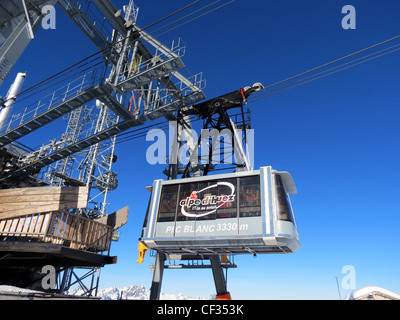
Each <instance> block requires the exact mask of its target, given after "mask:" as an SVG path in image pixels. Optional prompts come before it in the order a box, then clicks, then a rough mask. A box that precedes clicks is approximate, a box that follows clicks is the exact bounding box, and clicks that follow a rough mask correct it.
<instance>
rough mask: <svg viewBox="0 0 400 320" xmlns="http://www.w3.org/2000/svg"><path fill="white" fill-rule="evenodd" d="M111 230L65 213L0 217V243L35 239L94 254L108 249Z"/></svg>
mask: <svg viewBox="0 0 400 320" xmlns="http://www.w3.org/2000/svg"><path fill="white" fill-rule="evenodd" d="M112 233H113V228H112V227H110V226H108V225H106V224H103V223H100V222H96V221H93V220H90V219H86V218H83V217H81V216H78V215H76V214H72V213H70V212H68V211H57V212H47V213H35V214H27V215H25V216H20V217H14V218H6V219H1V218H0V241H1V240H14V241H18V240H36V241H42V242H50V243H54V244H60V245H63V246H67V247H70V248H73V249H78V250H86V251H93V252H102V251H108V250H109V249H110V243H111V237H112Z"/></svg>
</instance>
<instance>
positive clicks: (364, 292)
mask: <svg viewBox="0 0 400 320" xmlns="http://www.w3.org/2000/svg"><path fill="white" fill-rule="evenodd" d="M374 293H380V294H382V295H384V296H387V297H391V298H392V299H396V300H397V299H398V300H400V295H399V294H397V293H394V292H391V291H389V290H386V289H383V288H380V287H374V286H368V287H363V288H360V289H357V290H354V291H353V292H351V293H350V294H349V295H348V296H347V297H346V300H357V299H360V298H363V297H368V296H369V295H372V294H374Z"/></svg>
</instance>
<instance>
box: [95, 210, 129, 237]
mask: <svg viewBox="0 0 400 320" xmlns="http://www.w3.org/2000/svg"><path fill="white" fill-rule="evenodd" d="M128 214H129V206H126V207H124V208H122V209H119V210H117V211H115V212H114V213H111V214H109V215H106V216H104V217H101V218H99V219H96V220H95V221H97V222H100V223H103V224H106V225H108V226H110V227H112V228H113V229H114V231H115V230H117V229H119V228H121V227H122V226H123V225H125V224H126V223H127V222H128Z"/></svg>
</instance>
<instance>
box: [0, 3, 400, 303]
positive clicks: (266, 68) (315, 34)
mask: <svg viewBox="0 0 400 320" xmlns="http://www.w3.org/2000/svg"><path fill="white" fill-rule="evenodd" d="M203 2H204V3H203V4H202V3H200V4H199V7H200V6H201V5H204V4H205V3H210V2H211V1H203ZM187 3H189V1H178V0H171V1H161V0H153V1H148V0H147V1H144V0H137V1H136V5H137V6H139V8H140V13H139V19H138V23H139V25H140V26H147V25H149V24H150V23H152V22H154V21H156V20H158V19H160V18H162V17H164V16H165V15H167V14H168V13H170V12H172V11H174V10H176V9H178V8H180V7H182V5H183V4H187ZM115 4H116V6H117V7H121V6H122V4H124V1H115ZM347 4H351V5H353V6H354V7H355V8H356V29H355V30H344V29H343V28H342V26H341V20H342V18H343V16H344V15H343V14H342V13H341V9H342V7H343V6H344V5H347ZM399 12H400V2H399V1H397V0H384V1H377V0H363V1H361V0H351V1H341V0H327V1H317V0H303V1H295V0H282V1H265V0H263V1H261V0H258V1H257V0H250V1H244V0H236V1H235V2H233V3H231V4H229V5H228V6H226V7H224V8H222V9H221V10H218V11H216V12H213V13H211V14H209V15H207V16H205V17H203V18H201V19H198V20H196V21H194V22H191V23H189V24H187V25H185V26H183V27H181V28H178V29H176V30H174V31H171V32H169V33H167V34H165V35H163V36H161V38H160V40H161V41H163V42H169V41H171V40H173V39H175V38H177V37H182V38H183V40H184V41H185V43H186V46H187V47H186V55H185V56H184V58H183V60H184V63H185V65H186V66H187V68H188V69H189V70H190V72H191V73H192V74H195V73H197V72H203V73H204V76H205V78H206V79H207V87H206V89H205V94H206V95H207V97H208V98H213V97H216V96H218V95H221V94H224V93H227V92H230V91H233V90H236V89H238V88H240V87H244V86H248V85H252V84H253V83H255V82H262V83H263V84H264V85H265V86H266V85H269V84H272V83H275V82H277V81H279V80H282V79H285V78H287V77H290V76H292V75H295V74H298V73H300V72H303V71H306V70H308V69H310V68H313V67H316V66H319V65H321V64H323V63H326V62H329V61H331V60H334V59H336V58H339V57H342V56H344V55H346V54H349V53H352V52H354V51H357V50H360V49H363V48H365V47H368V46H370V45H373V44H375V43H378V42H381V41H383V40H386V39H389V38H391V37H393V36H396V35H398V34H400V20H399V18H398V17H399ZM166 23H167V21H166V22H164V24H166ZM161 25H163V23H161ZM154 29H156V27H154V28H153V29H149V30H148V31H150V32H151V30H154ZM397 43H398V42H397ZM95 51H96V49H95V48H94V47H93V45H91V43H90V42H89V41H88V40H87V39H86V38H85V37H84V36H83V34H82V33H81V32H80V31H79V29H78V28H77V27H75V25H74V24H72V23H71V22H70V21H69V20H68V19H67V18H65V16H64V13H63V12H62V11H61V9H59V8H57V28H56V30H46V31H44V30H40V31H39V32H38V33H37V35H36V38H35V40H34V41H32V42H31V44H30V45H29V47H28V49H27V50H26V51H25V54H24V56H23V58H22V59H21V60H20V61H19V63H18V65H17V67H16V68H15V69H14V70H13V72H14V73H12V75H11V76H10V78H13V77H14V76H15V74H16V72H20V71H27V72H28V77H27V80H26V87H28V86H29V85H32V84H34V83H36V82H37V81H39V80H41V79H43V78H44V77H46V76H48V75H51V74H54V73H55V72H57V71H60V70H61V69H63V68H65V67H68V66H69V65H71V64H73V63H75V62H77V61H79V60H80V59H82V58H85V57H86V56H88V55H89V54H91V53H93V52H95ZM399 66H400V51H399V52H395V53H392V54H389V55H386V56H384V57H381V58H378V59H375V60H373V61H370V62H367V63H364V64H361V65H359V66H356V67H353V68H350V69H348V70H344V71H341V72H339V73H336V74H334V75H331V76H329V77H325V78H322V79H319V80H316V81H314V82H311V83H309V84H306V85H302V86H299V87H297V88H294V89H291V90H288V91H285V92H282V93H279V94H276V95H274V96H271V97H269V98H266V99H263V100H260V101H258V102H255V103H253V104H251V105H249V107H250V108H251V112H252V127H253V129H254V130H255V167H256V168H258V167H260V166H265V165H271V166H272V167H273V168H275V169H277V170H282V171H289V172H290V173H291V174H292V176H293V178H294V181H295V183H296V186H297V190H298V194H297V195H294V196H292V197H291V200H292V205H293V208H294V213H295V216H296V220H297V224H298V229H299V233H300V242H301V248H300V249H299V250H298V251H297V252H296V253H294V254H291V255H259V256H258V257H257V258H253V257H252V256H240V257H236V260H235V261H236V263H237V264H238V268H237V269H233V270H230V271H229V272H228V290H229V291H230V292H231V295H232V297H233V298H234V299H338V289H337V286H336V280H335V277H338V281H339V284H340V283H341V281H342V280H343V277H344V276H345V275H344V274H342V273H341V272H342V268H343V267H344V266H346V265H351V266H354V268H355V271H356V287H357V288H360V287H363V286H369V285H373V286H380V287H383V288H386V289H388V290H391V291H394V292H397V293H400V277H399V265H400V249H399V243H400V235H399V229H400V216H399V214H400V209H399V202H398V199H399V192H400V187H399V180H400V168H399V163H400V151H399V133H400V127H399V121H400V111H399V110H400V109H399V106H400V91H399V85H400V79H399ZM10 78H9V79H10ZM6 88H7V87H6V85H4V86H2V87H1V88H0V90H1V94H2V95H5V92H4V91H5V90H6ZM47 130H48V131H46V132H45V133H44V134H49V136H50V137H51V135H52V134H53V133H52V132H51V131H49V130H50V129H47ZM45 142H46V140H44V141H43V143H45ZM37 144H38V143H37V141H36V143H35V142H32V146H36V145H37ZM150 144H151V142H146V141H145V138H141V139H137V140H133V141H130V142H127V143H122V144H118V145H117V149H116V154H117V155H118V161H117V162H116V164H115V166H114V171H116V172H117V174H118V179H119V187H118V189H117V190H116V191H114V192H112V193H111V194H110V196H109V200H110V202H111V205H110V209H109V212H112V211H113V210H117V209H119V208H121V207H123V206H125V205H129V206H130V215H129V222H128V224H127V225H126V226H124V227H123V228H122V229H121V230H120V231H121V235H120V240H119V242H117V243H113V245H112V251H111V253H112V255H117V256H118V263H117V264H116V265H110V266H106V267H105V268H103V270H102V275H101V281H100V286H101V287H102V288H106V287H111V286H117V287H122V286H125V285H130V284H135V285H139V284H144V285H145V286H146V287H147V288H149V287H150V284H151V279H152V275H151V273H150V269H149V268H148V265H149V264H150V262H151V258H150V257H149V256H147V257H146V259H145V262H144V264H136V263H135V261H136V259H137V244H138V242H137V239H138V238H139V236H140V230H141V226H142V223H143V218H144V215H145V210H146V207H147V201H148V197H149V192H148V191H147V190H146V189H145V187H146V186H148V185H151V184H152V182H153V180H155V179H159V178H163V174H162V170H163V169H164V166H163V165H154V166H151V165H149V164H148V163H147V162H146V149H147V147H148V146H149V145H150ZM340 291H341V295H342V297H344V296H345V295H346V294H347V293H349V290H344V288H340ZM162 292H166V293H179V292H182V293H184V294H185V295H189V296H196V295H202V296H205V297H209V296H210V295H211V294H213V293H214V292H215V288H214V283H213V279H212V274H211V270H188V271H187V270H180V271H176V270H166V271H165V273H164V283H163V287H162Z"/></svg>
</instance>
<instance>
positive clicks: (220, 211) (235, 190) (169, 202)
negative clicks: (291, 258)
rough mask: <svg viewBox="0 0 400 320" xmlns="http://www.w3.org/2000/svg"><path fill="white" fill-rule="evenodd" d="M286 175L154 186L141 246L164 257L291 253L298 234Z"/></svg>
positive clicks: (239, 175) (264, 171)
mask: <svg viewBox="0 0 400 320" xmlns="http://www.w3.org/2000/svg"><path fill="white" fill-rule="evenodd" d="M296 192H297V191H296V187H295V184H294V182H293V179H292V177H291V175H290V174H289V173H288V172H278V171H276V170H273V169H272V168H271V167H269V166H268V167H261V168H260V169H259V170H253V171H242V172H234V173H229V174H219V175H213V176H202V177H193V178H186V179H180V180H156V181H154V183H153V187H152V188H151V197H150V201H149V206H148V209H147V214H146V218H145V221H144V225H143V230H142V236H141V238H140V239H139V241H140V243H141V244H142V245H144V246H145V247H147V248H149V249H153V250H156V251H159V252H163V253H166V254H185V253H187V254H200V255H202V254H204V255H210V254H244V253H247V254H249V253H250V254H264V253H292V252H295V251H296V250H297V249H298V248H299V247H300V243H299V234H298V230H297V226H296V221H295V218H294V215H293V211H292V206H291V203H290V199H289V194H296Z"/></svg>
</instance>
